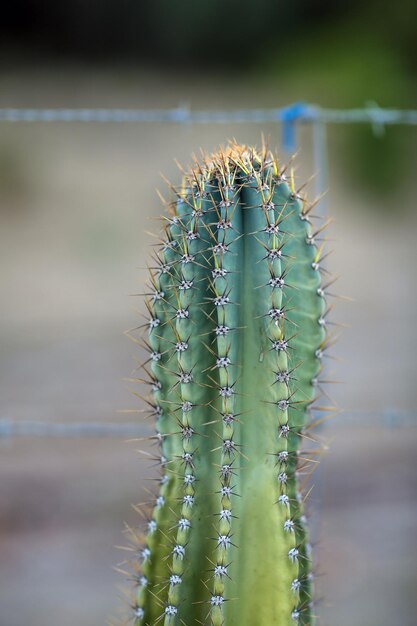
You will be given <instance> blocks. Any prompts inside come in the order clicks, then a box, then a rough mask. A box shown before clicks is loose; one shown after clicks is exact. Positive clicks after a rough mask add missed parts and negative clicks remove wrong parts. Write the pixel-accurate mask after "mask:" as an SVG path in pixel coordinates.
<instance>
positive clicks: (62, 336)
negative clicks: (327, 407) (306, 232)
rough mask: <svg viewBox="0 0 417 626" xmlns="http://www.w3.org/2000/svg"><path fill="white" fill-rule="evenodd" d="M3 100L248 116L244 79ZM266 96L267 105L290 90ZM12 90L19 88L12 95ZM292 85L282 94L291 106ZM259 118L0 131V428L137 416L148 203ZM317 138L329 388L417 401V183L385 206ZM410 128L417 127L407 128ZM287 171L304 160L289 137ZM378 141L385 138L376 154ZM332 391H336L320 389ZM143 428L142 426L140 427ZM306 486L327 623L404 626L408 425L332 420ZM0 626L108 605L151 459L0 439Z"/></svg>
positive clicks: (411, 505) (410, 519) (11, 81)
mask: <svg viewBox="0 0 417 626" xmlns="http://www.w3.org/2000/svg"><path fill="white" fill-rule="evenodd" d="M0 86H1V89H0V106H9V105H13V106H48V107H53V106H57V107H59V106H104V107H112V106H135V107H160V108H165V107H171V106H176V105H177V104H178V100H180V99H182V100H185V101H187V100H188V101H190V102H191V103H192V106H193V108H195V109H201V108H219V107H221V108H238V107H239V106H241V102H242V101H244V102H245V106H247V107H251V106H259V95H258V94H257V93H254V92H253V91H251V90H250V89H248V87H247V86H246V85H242V84H233V83H231V82H230V81H228V82H224V83H221V82H217V83H216V88H215V89H214V88H212V85H210V84H207V83H205V82H203V80H202V81H201V83H199V82H198V81H197V80H196V79H193V80H192V81H189V80H187V77H183V78H181V79H180V78H178V77H175V78H173V77H169V76H161V75H159V76H158V75H155V74H146V73H140V74H138V75H133V74H132V73H127V72H126V73H124V74H120V75H118V76H114V75H112V74H106V73H104V72H102V73H100V72H97V71H95V72H91V73H89V72H83V73H80V72H78V71H76V70H75V69H74V71H73V72H72V73H71V72H70V71H69V70H68V71H67V72H66V73H65V76H63V75H61V74H60V73H54V72H49V73H45V74H39V73H36V76H31V75H29V74H23V73H9V74H6V73H3V74H1V75H0ZM281 87H282V89H280V91H279V92H278V89H277V87H276V86H274V85H271V83H270V82H269V83H268V84H265V85H264V87H263V91H262V94H263V98H262V105H263V106H280V105H285V104H288V103H289V102H290V101H291V100H292V99H293V97H292V92H291V90H290V89H289V90H286V89H285V84H284V85H283V86H281ZM8 94H13V98H10V96H8ZM284 94H285V95H284ZM261 131H263V132H264V133H266V134H270V135H271V138H272V141H271V144H272V145H275V144H277V145H279V134H278V129H277V128H276V127H274V126H273V125H271V126H269V127H268V126H263V127H262V128H261V127H260V126H259V127H258V126H255V125H253V126H250V127H249V126H248V127H245V126H234V127H233V126H231V127H222V126H207V127H205V126H199V127H192V128H191V127H186V128H180V127H176V126H168V125H165V126H164V125H159V126H157V125H126V126H122V125H118V126H116V125H93V124H90V125H81V124H68V125H64V124H57V125H52V124H51V125H48V126H46V125H42V124H32V125H25V124H19V125H2V126H1V136H0V165H1V168H0V169H1V172H0V188H1V189H0V200H1V209H0V210H1V214H0V217H1V222H2V226H1V229H0V255H1V256H0V259H1V263H0V281H1V284H2V319H1V326H0V341H1V345H2V359H1V362H0V370H1V372H0V374H1V376H0V381H1V382H0V395H1V398H2V408H1V415H0V417H2V418H3V417H6V418H13V419H16V420H18V419H42V420H56V421H61V420H77V421H78V420H82V419H85V420H89V421H97V420H111V421H113V420H115V419H118V420H125V419H131V418H132V417H133V418H134V419H138V420H139V419H141V418H140V416H138V417H137V416H132V415H130V416H126V415H123V414H117V413H116V411H117V410H118V409H123V408H128V407H136V406H137V405H136V404H135V401H134V399H133V398H131V397H129V394H128V392H127V389H126V384H125V383H123V382H122V380H121V378H122V377H123V376H126V377H127V376H129V374H130V372H131V371H132V369H133V367H135V360H134V358H135V357H136V358H138V353H137V352H135V349H134V346H133V345H132V344H129V343H128V342H127V340H126V339H125V338H124V337H123V336H122V332H123V330H125V329H127V328H129V327H131V326H133V325H135V324H136V322H137V319H138V314H137V313H136V311H135V309H136V308H138V307H140V306H141V303H140V300H138V299H134V298H130V297H129V296H128V294H129V293H134V292H140V291H142V290H143V283H144V280H145V272H144V271H143V270H141V269H137V268H138V266H140V267H143V266H144V265H145V258H146V257H147V255H148V251H149V248H147V246H148V245H149V244H150V243H151V242H152V239H151V237H149V236H147V235H146V233H145V231H146V230H155V223H154V222H152V220H150V219H148V218H149V217H151V216H155V215H157V214H158V213H159V212H160V211H161V208H160V205H159V201H158V199H157V197H156V194H155V191H154V189H155V187H159V188H160V189H161V190H162V189H163V183H161V181H160V178H159V175H158V174H159V172H163V173H164V174H166V175H167V176H168V177H169V178H171V179H173V180H178V174H177V170H176V167H175V165H174V163H173V159H174V157H175V158H178V159H179V160H180V161H181V162H182V163H187V161H188V158H189V155H190V154H191V153H192V152H193V151H194V152H195V151H198V149H199V147H200V146H202V147H204V148H205V149H208V150H209V149H211V148H215V147H216V146H217V145H218V144H219V143H224V141H225V140H226V139H227V138H228V137H232V136H234V137H236V139H237V140H238V141H242V142H247V143H259V142H260V135H261ZM344 132H346V131H342V129H337V128H335V129H331V131H330V176H329V180H330V185H331V189H330V193H329V196H328V204H329V207H330V209H329V212H330V214H331V215H332V217H334V218H335V221H334V224H333V225H332V226H331V233H330V235H331V237H332V238H334V239H335V243H334V247H335V252H334V254H333V255H332V257H331V258H330V260H329V266H330V267H331V269H332V270H333V271H335V272H336V273H340V275H341V279H340V282H339V284H338V287H337V290H336V289H335V290H336V291H337V292H338V293H342V294H347V295H349V296H351V297H352V298H353V299H354V302H349V303H347V302H345V301H339V302H338V303H337V305H336V311H335V314H334V318H335V319H337V320H341V321H343V322H345V323H347V324H349V325H350V329H348V330H346V331H344V333H343V335H342V337H341V339H340V341H339V343H338V346H337V348H336V349H335V353H336V354H337V355H338V356H339V357H341V361H334V362H332V363H331V365H330V370H331V374H332V375H333V376H334V377H335V378H336V379H338V380H343V381H344V382H343V384H342V385H337V386H336V385H335V386H334V393H333V394H332V395H333V396H334V397H335V398H336V400H337V402H338V404H339V405H340V406H341V407H343V409H345V411H346V412H347V413H348V412H349V411H351V410H355V409H369V410H375V411H380V412H381V414H382V411H384V410H387V409H389V408H391V407H396V408H400V409H415V408H416V407H417V389H416V385H415V354H416V349H417V339H416V333H415V327H416V323H417V302H416V290H415V289H414V274H415V268H416V260H417V259H416V255H417V253H416V248H415V228H416V226H417V217H416V214H415V211H414V210H413V202H414V203H415V200H413V198H415V192H416V189H415V181H410V184H409V186H408V187H406V188H404V189H401V193H400V194H399V195H398V196H397V197H395V198H390V200H389V202H386V203H385V204H384V203H383V202H382V201H381V200H378V201H376V200H375V198H373V197H369V196H365V195H364V193H363V192H362V191H361V190H360V189H359V188H357V187H354V186H352V185H351V181H350V179H349V176H348V175H346V173H345V172H343V171H342V168H341V166H340V165H339V160H338V155H339V154H340V153H341V152H343V137H344V134H343V133H344ZM410 133H414V134H415V135H416V139H417V134H416V130H415V129H410ZM300 139H301V151H300V156H299V158H298V163H299V164H300V167H299V174H298V179H299V180H300V181H302V180H303V179H305V178H306V177H307V176H308V175H309V174H310V173H311V172H312V169H313V166H312V163H311V141H310V133H309V129H308V128H304V129H302V131H301V135H300ZM383 149H384V140H383V139H381V150H383ZM332 391H333V390H332ZM146 428H150V425H149V426H148V425H146V426H145V425H144V432H145V430H146ZM322 435H323V436H324V437H326V438H328V439H329V440H331V445H330V450H329V452H328V454H327V456H326V457H325V459H324V461H323V463H322V466H321V469H320V473H319V474H318V476H317V479H316V482H317V486H316V494H317V495H316V496H314V497H313V501H314V498H316V500H320V501H321V505H320V531H319V533H318V537H319V548H318V550H319V553H320V556H319V559H318V560H319V565H320V569H321V571H322V572H323V575H322V576H321V577H320V583H319V585H320V595H321V597H323V602H322V604H321V605H320V607H319V609H318V610H319V613H320V615H321V617H322V621H321V623H322V624H323V625H326V626H352V625H354V624H355V625H358V626H376V625H378V626H396V625H397V624H401V626H413V625H414V624H415V614H416V609H417V606H416V601H415V593H414V589H415V587H416V583H417V580H416V574H415V567H414V562H415V558H416V549H415V545H416V534H417V533H416V527H417V525H416V513H417V511H416V505H415V502H416V498H415V495H416V478H415V447H416V443H417V441H416V440H417V429H415V428H408V429H405V428H404V429H397V430H387V429H385V428H384V427H383V425H382V417H381V425H378V424H377V425H376V426H375V427H374V428H370V427H366V426H352V425H350V426H349V422H347V425H344V423H343V417H342V416H339V417H337V418H335V422H334V424H333V425H331V426H330V425H329V426H327V427H326V429H325V430H324V431H323V433H322ZM0 447H1V450H0V454H1V461H0V465H1V471H2V476H3V480H2V481H1V483H0V533H1V543H2V550H1V551H0V553H1V556H0V604H1V607H2V610H1V614H0V626H21V625H22V624H26V623H27V624H31V626H49V625H51V626H52V625H56V624H59V626H69V625H70V624H71V626H72V625H73V624H77V626H93V625H98V624H103V623H105V621H106V618H107V617H109V615H111V614H112V613H114V612H116V611H117V607H118V605H120V604H121V602H120V601H119V600H118V598H117V592H116V586H117V584H118V583H119V582H121V577H120V576H118V575H117V574H115V573H113V572H112V569H111V568H112V566H113V565H115V564H116V563H117V562H118V561H119V560H121V559H122V556H121V555H120V554H119V553H118V552H117V551H116V550H115V549H114V548H113V546H114V545H115V544H120V543H123V538H122V533H121V530H122V526H123V520H126V521H129V522H130V523H134V522H135V520H136V514H134V513H133V511H131V509H130V506H129V505H130V503H133V502H138V501H140V500H142V499H143V498H144V497H146V496H144V491H143V490H144V488H145V485H146V483H145V477H146V476H149V475H152V469H151V468H150V467H149V464H148V463H146V462H145V463H141V462H139V461H138V459H137V456H136V455H135V452H134V449H135V445H133V444H131V445H129V444H126V443H124V442H122V441H120V440H118V439H115V440H111V441H109V440H94V439H89V440H84V441H80V440H76V439H74V440H66V441H60V440H19V441H13V442H4V443H1V442H0Z"/></svg>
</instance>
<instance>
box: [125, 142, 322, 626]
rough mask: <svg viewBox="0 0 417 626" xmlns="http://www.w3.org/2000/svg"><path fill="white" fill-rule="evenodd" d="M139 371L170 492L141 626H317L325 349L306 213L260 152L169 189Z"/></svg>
mask: <svg viewBox="0 0 417 626" xmlns="http://www.w3.org/2000/svg"><path fill="white" fill-rule="evenodd" d="M174 193H175V202H172V203H170V205H169V208H170V214H169V216H167V217H165V218H164V221H165V226H164V236H163V242H162V245H161V248H160V250H158V251H157V253H156V257H155V264H154V265H155V267H154V268H153V269H152V270H151V278H150V287H151V291H150V293H149V294H148V297H147V302H146V303H147V309H148V312H149V322H148V329H147V331H146V335H147V336H146V338H145V345H146V349H147V351H148V358H147V361H146V363H145V365H144V367H145V370H146V371H147V373H148V375H149V384H150V385H151V391H152V397H151V399H150V404H151V411H152V412H153V413H154V415H155V416H156V426H157V433H156V435H155V439H156V440H157V442H158V443H159V444H160V449H161V452H160V455H158V460H159V461H160V464H161V467H162V476H161V481H160V482H161V485H160V490H159V493H158V495H157V496H156V501H155V503H154V505H153V509H152V511H151V512H150V514H149V516H148V526H147V533H146V537H145V539H144V543H143V544H142V547H140V548H138V549H137V551H136V556H135V559H136V558H137V561H135V565H134V572H135V582H136V587H135V592H134V593H135V596H134V602H133V614H132V615H131V617H132V623H133V624H134V626H144V625H147V626H153V625H154V624H163V625H164V626H180V625H181V624H182V625H183V626H192V625H195V624H207V625H209V626H223V625H224V626H255V625H256V626H290V625H291V624H300V625H303V626H311V624H312V623H313V613H314V611H313V609H312V572H311V567H312V562H311V554H310V546H309V543H308V535H307V528H306V520H305V513H304V496H303V495H302V489H301V486H300V479H299V475H300V474H302V473H303V470H305V468H306V465H308V463H309V460H308V456H306V453H302V454H300V448H301V445H302V443H303V439H304V438H308V437H309V435H306V428H307V429H308V427H309V425H310V423H311V407H312V404H313V402H314V401H315V398H316V391H317V384H318V377H319V375H320V372H321V359H322V357H323V353H324V350H325V347H326V306H325V297H324V296H325V293H324V290H323V287H322V286H321V280H320V276H321V273H320V269H321V267H320V261H321V258H322V256H323V252H322V246H321V244H320V243H317V241H316V238H317V234H314V233H312V230H311V224H310V219H309V210H310V205H308V204H307V202H306V201H305V199H303V198H302V197H301V196H300V194H299V193H297V192H296V191H295V189H294V183H293V181H292V178H291V175H290V176H289V179H288V180H287V176H286V174H285V169H281V168H280V165H279V163H278V160H277V158H276V157H275V156H274V155H273V154H272V153H271V152H270V151H269V150H267V149H266V148H262V149H261V150H260V151H259V152H258V151H256V150H255V149H252V148H247V147H244V146H243V147H242V146H237V145H231V146H230V147H229V148H227V149H223V150H220V151H219V152H218V153H216V154H214V155H211V156H207V157H206V158H204V159H202V162H201V163H197V162H196V163H195V165H194V167H193V169H192V170H191V171H190V172H189V173H188V174H186V175H185V176H184V180H183V184H182V188H181V189H180V190H174Z"/></svg>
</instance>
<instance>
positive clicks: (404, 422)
mask: <svg viewBox="0 0 417 626" xmlns="http://www.w3.org/2000/svg"><path fill="white" fill-rule="evenodd" d="M328 423H329V424H331V425H336V426H341V425H344V426H352V427H353V426H354V427H357V426H360V427H367V428H374V427H375V428H381V427H382V428H387V429H397V428H410V427H411V428H412V427H415V426H416V425H417V411H407V410H398V409H391V410H387V411H382V412H381V411H351V412H347V413H343V412H342V413H339V414H338V415H335V416H333V417H331V418H330V419H329V422H328ZM150 431H151V429H150V427H149V426H148V424H145V423H144V422H143V421H142V422H140V421H139V422H107V421H106V422H89V421H84V422H80V421H74V422H52V421H40V420H14V419H1V420H0V440H7V439H15V438H24V437H45V438H61V437H62V438H65V437H74V438H79V437H81V438H84V437H91V438H108V437H119V438H132V437H145V436H147V435H149V433H150Z"/></svg>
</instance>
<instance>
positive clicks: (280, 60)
mask: <svg viewBox="0 0 417 626" xmlns="http://www.w3.org/2000/svg"><path fill="white" fill-rule="evenodd" d="M416 25H417V3H416V2H415V0H401V2H400V3H397V5H392V3H391V2H389V1H388V0H368V1H367V2H365V3H363V2H360V0H350V2H349V3H347V2H344V1H343V0H312V1H309V0H257V1H256V4H255V3H254V2H253V0H227V1H225V0H209V1H206V2H203V1H201V2H196V1H195V0H175V1H173V0H141V1H140V2H138V1H137V0H117V1H116V0H107V1H106V2H102V0H89V1H88V2H85V0H71V2H70V1H69V0H62V1H61V2H56V1H55V0H42V1H40V0H38V1H36V0H20V1H19V2H16V3H13V4H9V5H8V7H7V10H6V13H5V16H4V17H3V20H2V22H1V24H0V42H1V43H0V46H1V47H2V48H3V49H13V50H15V51H17V52H18V55H19V54H20V57H21V55H22V54H23V53H24V51H26V52H29V53H30V57H29V58H30V59H31V60H32V59H33V55H35V56H36V55H42V56H44V57H46V58H49V59H53V60H54V61H57V60H58V61H59V60H61V59H70V60H76V61H78V62H80V61H81V62H89V63H90V62H91V61H94V62H96V63H97V62H107V63H108V62H109V61H111V63H112V64H115V63H116V64H117V63H119V64H120V63H123V64H124V65H129V64H134V65H135V64H136V65H137V64H138V63H140V64H141V65H150V66H152V67H153V68H154V69H160V68H161V69H163V71H164V72H166V71H167V70H168V71H176V72H177V71H178V72H181V73H182V74H183V75H187V76H191V77H192V75H193V73H194V74H198V75H199V76H201V75H206V76H208V77H211V78H212V77H213V76H214V77H216V76H218V77H220V76H223V77H224V78H227V77H232V80H239V81H242V83H246V84H251V83H253V81H254V80H258V79H260V80H261V81H267V82H268V86H270V85H271V83H272V84H274V85H276V91H277V104H280V105H282V104H288V103H289V101H290V100H293V99H300V100H303V101H309V102H312V101H314V102H316V103H317V104H319V105H321V106H324V107H325V106H332V107H341V108H350V107H363V106H364V105H366V103H367V102H373V103H377V104H378V105H379V106H381V107H400V108H414V107H415V106H416V80H415V79H416V74H417V36H416V35H417V33H416ZM2 58H3V63H4V62H5V59H8V60H9V56H7V55H2ZM0 63H1V61H0ZM260 68H262V69H260ZM259 92H260V94H261V93H262V82H261V84H260V85H259ZM283 94H288V97H287V98H286V99H285V101H284V102H283ZM278 96H279V97H278ZM263 104H264V103H263V102H262V95H260V97H259V106H263ZM242 105H244V103H242ZM334 134H335V137H336V136H337V140H338V141H341V142H342V147H343V149H342V151H341V152H342V154H343V159H344V160H345V163H346V167H348V168H349V171H352V173H353V175H354V176H355V177H356V178H357V179H360V180H362V181H363V182H364V183H366V184H367V185H368V186H369V187H370V188H371V189H372V190H373V191H375V190H379V191H381V193H384V194H386V193H387V192H389V191H392V192H396V190H397V188H398V185H401V184H402V181H403V179H404V177H405V176H408V175H410V172H411V168H412V164H413V160H414V157H415V148H413V146H415V143H416V142H415V131H414V129H412V128H410V127H403V128H398V127H396V128H389V129H387V130H386V132H385V135H384V139H383V144H382V143H381V138H380V137H377V136H375V135H374V134H373V133H372V129H370V127H369V126H368V125H364V126H359V125H357V126H354V125H349V127H344V128H343V129H339V130H338V131H337V132H336V133H334ZM413 150H414V152H413Z"/></svg>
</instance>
